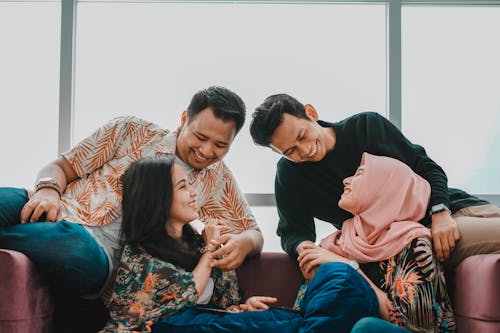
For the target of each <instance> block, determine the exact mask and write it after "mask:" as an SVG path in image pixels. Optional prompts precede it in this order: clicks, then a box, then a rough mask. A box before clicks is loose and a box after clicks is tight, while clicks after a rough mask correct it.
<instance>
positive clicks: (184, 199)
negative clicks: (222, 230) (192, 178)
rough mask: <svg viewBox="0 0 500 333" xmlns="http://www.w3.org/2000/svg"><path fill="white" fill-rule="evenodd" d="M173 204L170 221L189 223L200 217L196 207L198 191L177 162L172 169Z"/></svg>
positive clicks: (172, 222)
mask: <svg viewBox="0 0 500 333" xmlns="http://www.w3.org/2000/svg"><path fill="white" fill-rule="evenodd" d="M172 186H173V189H172V190H173V192H172V206H171V207H170V213H169V218H168V223H170V224H171V225H173V224H174V223H179V224H182V225H184V224H187V223H189V222H191V221H193V220H195V219H197V218H198V212H197V208H196V192H195V191H194V189H193V188H192V187H191V186H190V185H189V183H188V182H187V179H186V173H185V172H184V170H183V169H182V167H180V166H179V165H177V164H174V166H173V169H172Z"/></svg>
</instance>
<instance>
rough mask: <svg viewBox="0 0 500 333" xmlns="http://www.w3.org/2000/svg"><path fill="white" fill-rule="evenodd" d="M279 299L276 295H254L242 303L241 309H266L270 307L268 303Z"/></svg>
mask: <svg viewBox="0 0 500 333" xmlns="http://www.w3.org/2000/svg"><path fill="white" fill-rule="evenodd" d="M277 301H278V299H277V298H276V297H268V296H252V297H250V298H249V299H247V301H246V302H245V304H240V309H241V310H243V311H264V310H267V309H269V306H268V305H267V304H273V303H276V302H277Z"/></svg>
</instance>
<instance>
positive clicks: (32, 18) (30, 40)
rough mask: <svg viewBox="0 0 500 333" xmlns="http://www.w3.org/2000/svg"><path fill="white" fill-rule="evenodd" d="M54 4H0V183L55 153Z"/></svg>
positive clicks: (23, 180) (28, 182)
mask: <svg viewBox="0 0 500 333" xmlns="http://www.w3.org/2000/svg"><path fill="white" fill-rule="evenodd" d="M60 18H61V12H60V3H58V2H55V1H53V2H0V45H1V48H2V49H1V51H0V96H1V97H0V112H1V115H2V119H1V125H0V128H1V130H0V152H1V154H2V156H3V157H2V164H1V167H0V170H1V172H0V184H1V186H16V187H19V186H24V187H30V188H31V187H32V186H33V182H34V179H35V175H36V171H37V170H38V169H40V168H41V167H42V166H43V164H45V163H47V162H49V161H50V160H53V159H55V158H56V157H57V138H58V136H57V134H58V133H57V131H58V114H59V103H58V101H59V100H58V96H59V36H60Z"/></svg>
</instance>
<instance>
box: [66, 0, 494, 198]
mask: <svg viewBox="0 0 500 333" xmlns="http://www.w3.org/2000/svg"><path fill="white" fill-rule="evenodd" d="M77 2H78V1H77V0H61V6H62V8H61V59H60V88H59V92H60V94H59V133H58V153H59V154H61V153H63V152H64V151H66V150H68V149H69V148H70V146H71V137H72V132H73V110H74V68H75V32H76V10H77ZM79 2H81V3H84V2H134V3H151V2H166V3H185V2H191V3H211V2H212V3H224V2H227V3H235V2H236V3H270V4H285V3H286V4H291V3H300V4H308V3H310V4H314V3H332V4H341V3H351V4H363V3H365V4H370V3H377V4H385V5H386V6H387V14H386V34H387V59H386V61H387V74H386V77H387V89H386V94H387V96H386V99H387V110H386V114H387V115H388V118H389V120H390V121H391V122H392V123H393V124H394V125H396V126H397V127H398V128H401V118H402V117H401V114H402V87H401V85H402V60H401V56H402V46H401V8H402V6H407V5H412V6H420V5H424V6H433V5H436V6H448V5H449V6H453V5H454V6H456V5H460V6H467V5H470V6H500V0H362V1H360V0H336V1H328V0H315V1H286V0H282V1H280V0H274V1H265V0H253V1H249V0H246V1H245V0H241V1H238V0H236V1H235V0H217V1H209V0H198V1H170V0H133V1H130V0H83V1H79ZM246 196H247V198H248V201H249V203H250V205H253V206H274V205H275V200H274V194H273V193H246ZM482 197H484V198H486V199H488V200H490V201H491V202H494V203H496V204H500V193H499V194H497V195H486V196H482Z"/></svg>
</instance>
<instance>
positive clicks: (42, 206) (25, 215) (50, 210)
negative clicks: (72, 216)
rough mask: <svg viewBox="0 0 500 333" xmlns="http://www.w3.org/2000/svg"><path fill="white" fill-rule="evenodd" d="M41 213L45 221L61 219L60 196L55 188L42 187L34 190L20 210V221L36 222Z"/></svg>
mask: <svg viewBox="0 0 500 333" xmlns="http://www.w3.org/2000/svg"><path fill="white" fill-rule="evenodd" d="M43 213H46V218H45V221H47V222H55V221H59V220H61V197H60V196H59V193H57V191H56V190H54V189H51V188H43V189H40V190H39V191H38V192H36V193H35V194H34V195H33V197H31V199H30V200H29V201H28V202H27V203H26V204H25V205H24V207H23V209H22V210H21V223H26V222H28V221H29V222H36V221H38V219H39V218H40V216H42V214H43Z"/></svg>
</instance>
